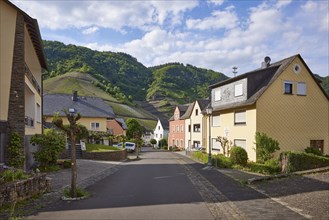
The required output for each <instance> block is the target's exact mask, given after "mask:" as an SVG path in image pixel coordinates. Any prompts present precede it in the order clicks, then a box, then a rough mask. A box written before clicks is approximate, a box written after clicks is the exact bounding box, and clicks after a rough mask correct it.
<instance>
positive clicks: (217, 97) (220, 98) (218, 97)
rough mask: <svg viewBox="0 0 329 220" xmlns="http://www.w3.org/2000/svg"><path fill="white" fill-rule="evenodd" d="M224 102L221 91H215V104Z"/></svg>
mask: <svg viewBox="0 0 329 220" xmlns="http://www.w3.org/2000/svg"><path fill="white" fill-rule="evenodd" d="M220 100H222V93H221V90H220V89H217V90H215V102H217V101H220Z"/></svg>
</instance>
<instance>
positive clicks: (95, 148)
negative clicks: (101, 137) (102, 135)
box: [86, 144, 121, 152]
mask: <svg viewBox="0 0 329 220" xmlns="http://www.w3.org/2000/svg"><path fill="white" fill-rule="evenodd" d="M116 150H121V149H120V148H118V147H112V146H107V145H102V144H86V151H87V152H106V151H116Z"/></svg>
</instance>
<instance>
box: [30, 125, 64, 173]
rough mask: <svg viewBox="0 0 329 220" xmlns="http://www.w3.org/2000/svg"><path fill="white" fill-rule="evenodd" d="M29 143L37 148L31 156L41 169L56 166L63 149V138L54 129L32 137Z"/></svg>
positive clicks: (61, 134)
mask: <svg viewBox="0 0 329 220" xmlns="http://www.w3.org/2000/svg"><path fill="white" fill-rule="evenodd" d="M31 143H32V144H36V145H38V146H39V147H38V150H37V151H36V152H35V153H33V155H34V158H35V160H36V161H37V162H39V163H40V167H42V169H43V168H45V167H46V166H50V165H56V161H57V159H58V156H59V154H60V153H61V152H62V151H63V150H64V149H65V136H64V134H63V133H61V132H57V131H55V130H54V129H47V130H45V132H44V134H36V135H34V136H33V137H32V138H31Z"/></svg>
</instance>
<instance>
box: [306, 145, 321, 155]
mask: <svg viewBox="0 0 329 220" xmlns="http://www.w3.org/2000/svg"><path fill="white" fill-rule="evenodd" d="M304 151H305V152H306V153H309V154H315V155H318V156H323V154H322V152H321V151H320V150H319V149H317V148H314V147H307V148H305V150H304Z"/></svg>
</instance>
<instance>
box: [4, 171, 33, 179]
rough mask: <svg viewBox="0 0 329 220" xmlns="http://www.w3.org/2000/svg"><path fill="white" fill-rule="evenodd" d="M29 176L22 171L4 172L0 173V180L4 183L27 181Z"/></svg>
mask: <svg viewBox="0 0 329 220" xmlns="http://www.w3.org/2000/svg"><path fill="white" fill-rule="evenodd" d="M29 177H30V175H28V174H26V173H24V171H23V170H21V169H17V170H5V171H3V172H1V173H0V178H1V179H3V180H4V181H5V182H12V181H15V180H21V179H27V178H29Z"/></svg>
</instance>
